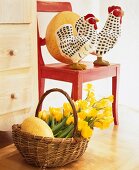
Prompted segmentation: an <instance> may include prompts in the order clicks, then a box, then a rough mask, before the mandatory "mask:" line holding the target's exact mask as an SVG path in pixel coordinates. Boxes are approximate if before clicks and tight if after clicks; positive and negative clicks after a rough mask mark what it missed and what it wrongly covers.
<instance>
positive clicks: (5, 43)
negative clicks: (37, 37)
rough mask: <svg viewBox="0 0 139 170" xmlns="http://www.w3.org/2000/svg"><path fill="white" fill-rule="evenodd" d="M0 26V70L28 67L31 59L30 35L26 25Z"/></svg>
mask: <svg viewBox="0 0 139 170" xmlns="http://www.w3.org/2000/svg"><path fill="white" fill-rule="evenodd" d="M5 29H6V26H5V27H1V28H0V32H1V34H0V71H2V70H9V69H13V68H22V67H29V66H30V60H31V35H30V33H29V31H28V27H26V26H24V25H23V26H22V29H21V28H20V27H19V28H18V27H14V26H13V27H12V26H9V27H8V31H7V29H6V30H5Z"/></svg>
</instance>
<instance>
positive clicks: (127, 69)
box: [39, 0, 139, 109]
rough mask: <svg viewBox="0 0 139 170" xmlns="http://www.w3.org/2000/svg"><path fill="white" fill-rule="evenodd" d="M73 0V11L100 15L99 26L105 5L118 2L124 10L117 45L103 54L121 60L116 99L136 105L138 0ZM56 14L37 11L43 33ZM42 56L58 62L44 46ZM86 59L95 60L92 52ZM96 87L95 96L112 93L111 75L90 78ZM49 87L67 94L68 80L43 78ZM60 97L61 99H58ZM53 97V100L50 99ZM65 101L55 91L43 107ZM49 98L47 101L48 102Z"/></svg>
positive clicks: (138, 82) (138, 97) (138, 98)
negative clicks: (105, 77)
mask: <svg viewBox="0 0 139 170" xmlns="http://www.w3.org/2000/svg"><path fill="white" fill-rule="evenodd" d="M69 1H70V2H71V3H72V6H73V11H74V12H77V13H78V14H80V15H84V14H86V13H90V12H92V13H93V14H95V15H96V17H98V18H99V19H100V24H99V27H100V29H101V28H102V26H103V25H104V23H105V20H106V19H107V15H108V13H107V8H108V6H110V5H118V4H120V5H121V6H122V7H123V9H124V11H125V16H124V18H123V24H122V36H121V38H120V39H119V41H118V43H117V44H116V46H115V47H114V48H113V49H112V50H111V51H110V52H109V53H107V54H106V55H105V59H107V60H109V61H111V62H112V63H120V64H121V79H120V93H119V103H120V104H124V105H127V106H130V107H132V108H135V109H139V102H138V101H139V76H138V73H139V66H138V62H139V59H138V57H139V50H138V45H139V31H138V27H139V20H138V16H139V11H138V6H139V1H137V0H133V1H130V0H126V1H119V0H111V1H109V0H103V1H102V0H98V1H96V0H69ZM54 15H55V14H52V13H49V14H39V21H40V22H39V24H40V28H41V29H40V31H41V35H42V36H43V37H44V35H45V31H46V27H47V24H48V23H49V21H50V19H51V18H52V17H53V16H54ZM43 51H44V60H45V62H47V63H52V62H57V61H56V60H55V59H53V58H52V57H51V56H50V55H48V51H47V50H46V47H44V50H43ZM85 60H90V61H94V60H95V57H94V56H88V57H87V58H85ZM93 84H94V85H95V88H96V94H97V96H99V97H101V96H106V95H109V94H111V79H110V78H108V79H104V80H99V81H95V82H93ZM52 87H59V88H63V89H64V90H66V91H67V92H68V93H69V94H70V91H71V84H70V83H64V82H58V81H53V80H49V81H47V82H46V89H50V88H52ZM59 97H60V100H59ZM53 99H55V100H53ZM63 101H64V97H62V96H59V95H58V94H53V95H50V96H49V97H48V99H47V100H46V101H45V104H44V107H46V106H48V105H56V106H59V105H60V104H62V103H63ZM47 102H48V103H47Z"/></svg>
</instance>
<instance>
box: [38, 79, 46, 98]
mask: <svg viewBox="0 0 139 170" xmlns="http://www.w3.org/2000/svg"><path fill="white" fill-rule="evenodd" d="M44 88H45V79H44V78H40V80H39V99H40V98H41V96H42V95H43V93H44Z"/></svg>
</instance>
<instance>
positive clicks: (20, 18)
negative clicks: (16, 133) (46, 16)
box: [0, 0, 38, 130]
mask: <svg viewBox="0 0 139 170" xmlns="http://www.w3.org/2000/svg"><path fill="white" fill-rule="evenodd" d="M37 70H38V69H37V22H36V1H34V0H12V1H11V0H0V130H10V129H11V126H12V124H14V123H20V122H22V120H23V119H24V118H25V117H26V116H28V115H29V114H33V113H34V112H35V109H36V105H37V102H38V82H37V80H38V73H37Z"/></svg>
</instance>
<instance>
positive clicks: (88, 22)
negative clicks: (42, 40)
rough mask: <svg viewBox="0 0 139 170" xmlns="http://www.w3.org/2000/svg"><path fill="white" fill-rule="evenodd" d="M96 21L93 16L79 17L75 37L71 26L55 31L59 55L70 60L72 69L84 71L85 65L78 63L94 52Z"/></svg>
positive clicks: (64, 25)
mask: <svg viewBox="0 0 139 170" xmlns="http://www.w3.org/2000/svg"><path fill="white" fill-rule="evenodd" d="M97 21H98V19H96V17H95V16H94V15H93V14H87V15H86V16H85V17H80V18H79V19H78V20H77V22H76V24H75V29H76V31H77V35H76V36H75V35H74V33H73V26H72V25H71V24H63V25H61V26H60V27H59V28H58V29H57V31H56V39H57V44H58V47H59V50H60V53H61V55H62V56H65V57H67V58H70V59H71V60H72V62H73V64H72V68H73V69H77V70H84V69H86V65H84V64H81V63H80V61H81V60H82V59H83V58H84V57H86V56H87V55H88V54H90V53H92V52H94V51H95V50H96V42H97V24H96V22H97Z"/></svg>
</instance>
